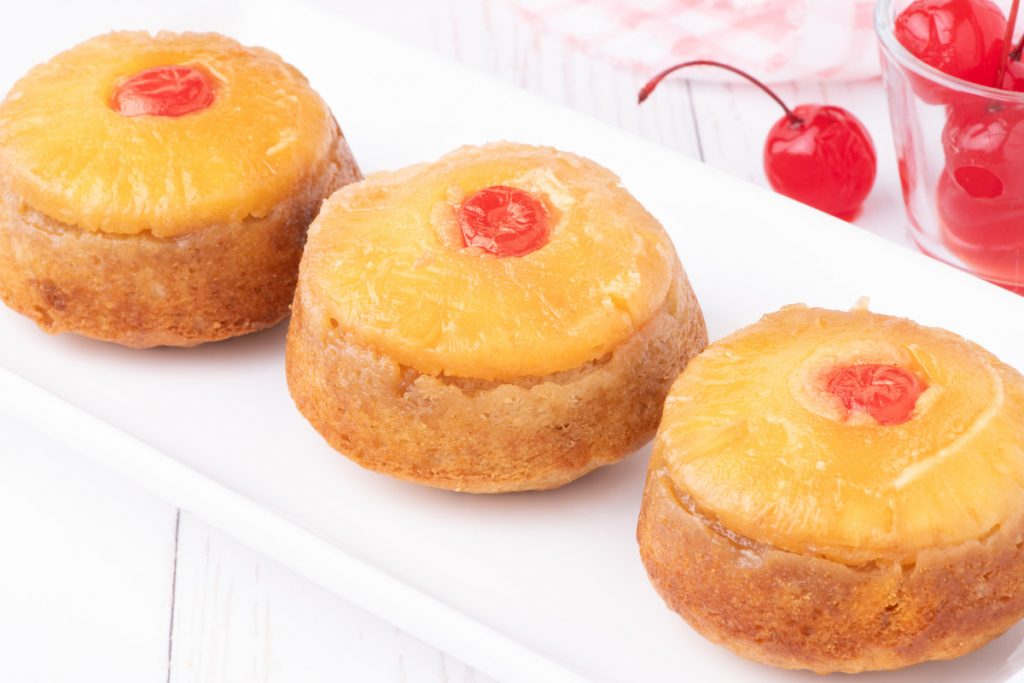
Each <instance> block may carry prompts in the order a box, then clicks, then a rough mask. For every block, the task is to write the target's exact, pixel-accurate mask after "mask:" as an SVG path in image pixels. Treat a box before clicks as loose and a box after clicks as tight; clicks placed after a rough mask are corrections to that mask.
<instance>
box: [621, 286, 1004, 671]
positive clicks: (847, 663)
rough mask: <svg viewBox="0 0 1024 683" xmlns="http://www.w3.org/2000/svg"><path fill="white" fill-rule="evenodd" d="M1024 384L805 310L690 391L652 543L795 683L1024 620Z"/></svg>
mask: <svg viewBox="0 0 1024 683" xmlns="http://www.w3.org/2000/svg"><path fill="white" fill-rule="evenodd" d="M1022 425H1024V378H1022V377H1021V375H1020V374H1019V373H1018V372H1017V371H1015V370H1013V369H1012V368H1010V367H1009V366H1007V365H1005V364H1003V363H1001V362H1000V361H999V360H998V359H996V358H995V357H994V356H993V355H992V354H990V353H988V352H987V351H985V350H984V349H982V348H981V347H979V346H977V345H976V344H973V343H971V342H968V341H966V340H964V339H962V338H961V337H958V336H957V335H955V334H953V333H951V332H946V331H944V330H939V329H934V328H927V327H922V326H920V325H918V324H916V323H914V322H911V321H909V320H905V319H901V318H893V317H888V316H883V315H877V314H873V313H871V312H869V311H867V310H865V309H855V310H853V311H850V312H838V311H830V310H823V309H815V308H806V307H803V306H790V307H787V308H784V309H782V310H781V311H779V312H777V313H773V314H770V315H768V316H766V317H764V318H763V319H762V320H761V321H760V322H758V323H756V324H754V325H751V326H750V327H747V328H745V329H743V330H740V331H739V332H736V333H735V334H733V335H731V336H729V337H726V338H725V339H722V340H720V341H718V342H716V343H715V344H712V345H711V346H710V347H709V348H708V349H707V350H706V351H705V352H704V353H703V354H701V355H700V356H698V357H697V358H695V359H694V360H693V361H692V362H691V363H690V365H689V366H688V367H687V368H686V370H685V372H683V374H682V375H681V376H680V377H679V379H678V381H677V382H676V383H675V384H674V385H673V387H672V390H671V392H670V393H669V395H668V398H667V400H666V403H665V412H664V417H663V421H662V424H661V426H660V428H659V431H658V435H657V437H656V439H655V447H654V455H653V457H652V460H651V463H650V469H649V471H648V477H647V485H646V489H645V492H644V498H643V504H642V511H641V514H640V522H639V526H638V531H637V536H638V540H639V543H640V550H641V555H642V558H643V561H644V563H645V565H646V567H647V570H648V574H649V576H650V578H651V581H652V583H653V584H654V586H655V588H656V589H657V590H658V592H659V593H660V594H661V595H662V597H663V598H664V599H665V600H666V602H667V603H668V605H669V606H670V607H671V608H672V609H674V610H675V611H677V612H679V613H680V614H681V615H682V616H683V617H685V618H686V620H687V621H689V622H690V624H691V625H692V626H693V627H694V628H696V629H697V630H698V631H699V632H700V633H702V634H703V635H704V636H706V637H707V638H709V639H710V640H712V641H715V642H718V643H721V644H724V645H726V646H728V647H730V648H732V649H733V650H735V651H736V652H738V653H739V654H741V655H744V656H747V657H750V658H752V659H756V660H759V661H763V662H766V663H769V664H773V665H776V666H782V667H787V668H805V669H812V670H814V671H817V672H819V673H825V672H831V671H845V672H857V671H864V670H874V669H893V668H898V667H903V666H908V665H911V664H915V663H918V662H922V661H926V660H932V659H947V658H951V657H956V656H959V655H961V654H964V653H966V652H970V651H971V650H974V649H975V648H978V647H980V646H981V645H983V644H985V643H986V642H988V641H989V640H991V639H992V638H994V637H996V636H997V635H999V634H1001V633H1002V632H1004V631H1005V630H1006V629H1008V628H1009V627H1010V626H1012V625H1013V624H1014V623H1015V622H1017V621H1018V620H1019V619H1020V618H1021V617H1022V616H1024V431H1022Z"/></svg>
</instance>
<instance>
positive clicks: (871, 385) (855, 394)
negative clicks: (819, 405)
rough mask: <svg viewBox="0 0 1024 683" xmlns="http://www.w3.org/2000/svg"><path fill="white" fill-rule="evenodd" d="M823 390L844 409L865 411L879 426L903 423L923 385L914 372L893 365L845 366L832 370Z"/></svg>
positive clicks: (922, 390) (912, 410) (915, 403)
mask: <svg viewBox="0 0 1024 683" xmlns="http://www.w3.org/2000/svg"><path fill="white" fill-rule="evenodd" d="M825 386H826V389H827V390H828V391H829V393H831V394H833V395H835V396H837V397H838V398H839V400H841V401H842V402H843V405H844V406H845V407H846V409H847V410H849V411H852V412H860V413H866V414H868V415H870V416H871V417H873V418H875V421H877V422H878V424H881V425H898V424H902V423H904V422H907V421H908V420H909V419H910V418H911V416H912V415H913V412H914V406H915V405H917V399H918V397H919V396H920V395H921V394H922V393H923V392H924V390H925V389H927V387H926V386H925V384H924V382H922V381H921V380H920V379H919V378H918V376H917V375H915V374H914V373H912V372H910V371H909V370H905V369H904V368H901V367H899V366H897V365H877V364H864V365H846V366H841V367H837V368H835V369H833V370H832V372H831V373H830V375H829V377H828V379H827V381H826V385H825Z"/></svg>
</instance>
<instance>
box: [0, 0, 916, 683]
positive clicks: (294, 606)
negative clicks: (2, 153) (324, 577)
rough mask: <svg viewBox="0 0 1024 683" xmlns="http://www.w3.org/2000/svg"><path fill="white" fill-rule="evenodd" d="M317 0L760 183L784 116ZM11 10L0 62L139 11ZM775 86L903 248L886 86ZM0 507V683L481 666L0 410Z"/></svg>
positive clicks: (351, 1)
mask: <svg viewBox="0 0 1024 683" xmlns="http://www.w3.org/2000/svg"><path fill="white" fill-rule="evenodd" d="M319 1H320V2H322V3H323V4H325V5H331V6H333V7H334V8H335V9H336V10H337V11H338V12H339V13H341V14H342V15H344V16H347V17H348V18H350V19H352V20H353V21H356V22H358V23H362V24H365V25H366V26H368V27H371V28H373V29H375V30H378V31H382V32H385V33H389V34H392V35H395V36H398V37H400V38H403V39H406V40H409V41H412V42H415V43H418V44H420V45H422V46H424V47H426V48H428V49H430V50H433V51H436V52H438V53H441V54H443V55H445V56H448V57H451V58H453V59H456V60H458V61H461V62H465V63H467V64H469V65H471V66H474V67H477V68H480V69H482V70H485V71H488V72H490V73H492V74H494V75H495V76H497V77H499V78H502V79H505V80H508V81H511V82H513V83H516V84H518V85H520V86H522V87H524V88H526V89H528V90H531V91H534V92H536V93H538V94H540V95H541V96H544V97H547V98H550V99H553V100H556V101H559V102H562V103H564V104H565V105H567V106H569V107H572V108H574V109H577V110H579V111H582V112H585V113H587V114H591V115H593V116H596V117H598V118H601V119H604V120H606V121H609V122H611V123H614V124H617V125H619V126H621V127H623V128H625V129H627V130H631V131H634V132H636V133H638V134H640V135H642V136H644V137H647V138H650V139H653V140H655V141H657V142H659V143H662V144H664V145H667V146H669V147H671V148H673V149H676V150H678V151H679V152H681V153H683V154H686V155H689V156H692V157H698V158H701V159H703V160H704V161H706V162H707V163H709V164H713V165H715V166H719V167H721V168H724V169H726V170H728V171H730V172H732V173H734V174H736V175H739V176H741V177H743V178H746V179H748V180H750V181H752V182H755V183H759V184H764V182H765V181H764V177H763V174H762V172H761V145H762V142H763V139H764V135H765V133H766V132H767V130H768V128H769V126H770V125H771V124H772V123H773V122H774V121H775V120H776V119H777V118H778V116H779V115H780V112H779V111H778V110H777V108H776V105H774V104H773V103H772V102H771V101H770V100H769V99H768V98H766V97H764V96H763V95H761V94H760V93H758V92H756V91H754V90H752V89H751V88H749V87H746V86H740V85H736V86H733V85H717V84H707V83H687V82H685V81H683V80H681V79H676V80H673V81H671V82H668V83H666V84H665V85H664V86H663V88H662V89H661V90H659V92H658V93H657V94H656V95H655V96H654V97H653V98H652V99H651V100H650V101H649V102H648V103H647V104H646V105H644V107H643V108H639V107H637V105H636V103H635V97H636V91H637V89H638V88H639V86H640V85H641V84H642V83H643V81H644V80H645V77H646V75H647V74H641V73H634V72H628V71H619V70H615V69H613V68H611V67H610V66H608V65H606V64H603V63H601V62H600V61H594V60H592V59H589V58H587V57H584V56H583V55H580V54H577V53H575V52H574V51H573V50H572V49H569V48H566V47H564V46H562V45H561V44H560V43H558V42H557V41H556V40H554V39H551V38H547V37H543V36H536V35H534V34H532V33H531V32H530V31H529V30H528V29H527V28H526V27H525V26H524V25H523V24H521V23H519V22H518V21H517V20H516V19H515V18H514V17H513V16H512V15H511V14H510V13H509V12H508V11H507V9H506V8H505V7H504V6H503V5H502V3H501V2H500V0H439V1H438V2H429V3H427V2H418V1H416V0H405V1H403V0H374V2H370V3H367V2H364V1H363V0H345V1H343V2H330V0H319ZM16 11H17V12H19V13H21V14H20V16H15V17H13V18H14V19H15V20H13V21H6V22H5V23H2V24H0V60H5V61H6V60H8V59H15V58H16V56H17V55H16V54H15V53H14V52H13V48H12V47H11V46H12V45H13V46H17V45H18V44H19V42H18V41H19V40H20V41H22V43H24V41H26V40H29V39H32V38H33V37H34V36H39V37H40V38H42V37H43V36H51V37H52V34H53V33H54V31H55V30H56V31H57V32H58V33H59V25H61V24H62V23H64V22H79V25H81V24H82V23H85V24H86V25H90V26H91V25H95V27H96V32H100V31H103V30H107V29H110V28H130V27H131V26H132V18H133V17H137V16H145V14H144V12H143V8H140V6H139V4H138V3H130V2H127V1H126V0H104V1H103V2H99V3H94V4H92V5H91V7H90V9H85V8H81V7H75V6H74V5H73V4H72V3H70V2H67V1H66V0H65V1H64V2H61V1H56V0H46V2H41V3H40V2H36V3H34V4H33V6H32V8H29V9H19V10H16ZM5 46H6V47H5ZM5 50H12V52H10V53H8V52H6V51H5ZM779 92H780V94H781V95H782V96H783V97H784V98H786V99H787V100H789V101H790V102H791V103H792V104H798V103H801V102H812V101H818V102H829V103H834V104H839V105H841V106H845V107H847V108H849V109H851V110H852V111H854V112H856V113H857V114H858V115H859V116H860V117H861V118H862V119H863V120H864V122H865V124H866V125H867V126H868V128H869V129H870V131H871V133H872V135H873V136H874V138H875V142H876V146H877V149H878V152H879V179H878V183H877V185H876V188H875V190H874V192H873V194H872V195H871V197H870V198H869V200H868V203H867V205H866V207H865V211H864V214H863V215H862V216H861V218H860V219H859V220H858V223H859V224H860V225H862V226H864V227H865V228H866V229H869V230H872V231H874V232H877V233H880V234H882V235H884V236H886V237H889V238H891V239H893V240H896V241H899V242H902V243H904V244H909V243H908V242H907V240H906V238H905V236H904V229H905V228H904V226H905V219H904V216H903V211H902V203H901V199H900V196H899V183H898V181H897V179H896V171H895V160H894V158H893V152H892V145H891V139H890V136H889V132H888V129H889V126H888V120H887V110H886V108H885V104H884V97H883V94H882V90H881V85H880V84H879V83H878V82H877V81H875V82H867V83H861V84H829V85H822V84H803V85H800V86H782V87H780V88H779ZM342 123H344V122H343V121H342ZM709 229H710V228H709ZM682 257H683V260H684V261H685V258H686V255H685V254H682ZM0 519H2V520H3V521H2V522H0V542H2V546H0V547H2V548H3V556H2V561H0V681H12V682H22V681H26V682H27V681H47V682H49V681H92V680H96V681H104V682H105V683H120V682H122V681H123V682H126V683H127V682H131V683H143V682H147V683H148V682H152V683H155V682H156V681H167V682H169V683H170V682H173V683H184V682H186V681H188V682H204V683H205V682H211V683H212V682H215V681H216V682H220V683H233V682H235V681H238V682H242V681H246V682H248V681H302V682H304V683H316V682H319V681H361V682H368V683H373V682H376V681H381V682H388V683H390V682H392V681H394V682H395V683H399V682H405V681H410V682H420V681H422V682H429V683H434V682H442V683H443V682H448V683H456V682H469V681H486V680H489V679H488V678H487V677H486V676H484V675H483V674H481V673H479V672H476V671H474V670H472V669H470V668H468V667H466V666H465V665H463V664H461V663H460V662H458V661H456V660H454V659H453V658H451V657H449V656H447V655H445V654H443V653H441V652H439V651H437V650H436V649H434V648H432V647H430V646H428V645H426V644H424V643H422V642H420V641H418V640H416V639H413V638H411V637H409V636H407V635H405V634H403V633H402V632H400V631H399V630H397V629H395V628H394V627H392V626H390V625H388V624H386V623H383V622H381V621H380V620H378V619H376V618H374V617H372V616H370V615H368V614H366V613H364V612H362V611H360V610H358V609H356V608H355V607H352V606H350V605H348V604H347V603H345V602H343V601H342V600H340V599H339V598H336V597H335V596H333V595H331V594H329V593H327V592H326V591H324V590H323V589H321V588H319V587H317V586H315V585H313V584H311V583H309V582H307V581H305V580H304V579H302V578H299V577H298V576H296V575H294V574H292V573H291V572H289V571H288V570H286V569H284V568H282V567H280V566H279V565H277V564H276V563H275V562H273V561H271V560H269V559H267V558H265V557H263V556H261V555H259V554H257V553H255V552H254V551H251V550H249V549H248V548H246V547H244V546H242V545H241V544H239V543H237V542H235V541H233V540H232V539H230V538H228V537H226V536H224V535H223V534H221V533H219V532H218V531H216V530H214V529H212V528H211V527H209V526H207V525H206V524H204V523H203V522H201V521H199V520H197V519H195V518H194V517H192V516H190V515H189V514H187V513H182V512H181V511H179V510H177V509H175V508H174V507H172V506H169V505H167V504H165V503H163V502H162V501H160V500H157V499H154V498H152V497H149V496H148V495H146V494H144V493H142V492H141V491H139V490H137V489H135V488H133V487H132V486H131V485H129V484H127V483H125V482H123V481H120V480H119V479H117V478H116V477H115V476H113V475H110V474H108V473H106V472H103V471H100V470H97V469H95V468H94V467H93V466H92V465H89V464H87V463H85V462H83V461H81V460H80V459H79V458H77V457H76V456H74V455H73V454H70V453H68V452H66V451H65V450H63V449H62V448H60V447H59V446H56V445H55V444H53V443H52V442H48V441H47V440H46V439H44V438H42V437H40V436H38V435H35V434H32V433H29V432H27V431H26V430H24V429H23V428H21V427H18V426H17V425H15V424H14V423H12V422H10V421H5V420H3V419H2V418H0Z"/></svg>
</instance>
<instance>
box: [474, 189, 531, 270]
mask: <svg viewBox="0 0 1024 683" xmlns="http://www.w3.org/2000/svg"><path fill="white" fill-rule="evenodd" d="M455 215H456V217H457V220H458V222H459V227H460V228H461V229H462V238H463V240H464V241H465V244H466V246H467V247H479V248H481V249H483V250H484V251H486V252H488V253H491V254H494V255H495V256H524V255H526V254H529V253H530V252H531V251H536V250H537V249H540V248H541V247H543V246H544V245H545V244H547V243H548V231H549V228H548V212H547V209H546V208H544V204H543V203H542V202H541V201H540V200H538V199H537V198H536V197H534V196H533V195H532V194H530V193H529V192H527V191H525V190H520V189H518V188H515V187H508V186H506V185H492V186H491V187H485V188H484V189H482V190H480V191H479V192H476V193H475V194H473V195H472V196H471V197H469V198H468V199H467V200H466V201H464V202H463V203H462V205H461V206H459V208H458V210H457V211H456V213H455Z"/></svg>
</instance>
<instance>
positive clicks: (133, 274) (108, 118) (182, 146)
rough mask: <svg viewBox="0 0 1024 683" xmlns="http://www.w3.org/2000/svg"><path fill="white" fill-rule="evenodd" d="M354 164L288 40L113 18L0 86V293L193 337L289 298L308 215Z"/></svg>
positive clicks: (91, 332)
mask: <svg viewBox="0 0 1024 683" xmlns="http://www.w3.org/2000/svg"><path fill="white" fill-rule="evenodd" d="M358 177H359V171H358V169H357V168H356V165H355V162H354V161H353V159H352V156H351V153H350V152H349V149H348V145H347V144H346V142H345V140H344V138H343V137H342V135H341V131H340V130H339V128H338V125H337V123H336V122H335V120H334V118H333V116H332V115H331V112H330V110H329V109H328V108H327V105H326V104H325V103H324V101H323V100H322V99H321V98H320V97H319V95H317V94H316V92H314V91H313V90H312V89H311V88H310V86H309V84H308V82H307V81H306V79H305V77H303V76H302V74H300V73H299V72H298V71H297V70H296V69H295V68H294V67H292V66H290V65H288V64H286V63H285V62H283V61H282V60H281V58H280V57H278V56H277V55H276V54H274V53H272V52H270V51H268V50H265V49H262V48H250V47H244V46H242V45H240V44H239V43H237V42H235V41H234V40H231V39H229V38H226V37H224V36H220V35H216V34H197V33H184V34H174V33H167V32H162V33H158V34H156V35H150V34H148V33H133V32H120V33H111V34H107V35H103V36H99V37H97V38H93V39H91V40H87V41H86V42H84V43H81V44H79V45H77V46H76V47H73V48H71V49H70V50H68V51H66V52H63V53H61V54H59V55H57V56H56V57H54V58H53V59H52V60H50V61H49V62H47V63H45V64H42V65H40V66H37V67H35V68H34V69H32V70H31V71H30V72H29V73H28V74H27V75H26V76H25V77H23V78H22V79H21V80H20V81H18V82H17V83H16V84H15V85H14V87H13V88H12V89H11V91H10V93H9V94H8V95H7V97H6V98H5V99H4V100H3V102H2V103H0V298H2V299H3V300H4V301H5V302H6V303H7V304H8V305H9V306H11V307H12V308H14V309H15V310H17V311H19V312H21V313H23V314H25V315H27V316H29V317H30V318H32V319H33V320H35V322H37V323H38V324H39V325H40V327H42V328H43V329H44V330H46V331H48V332H53V333H56V332H64V331H70V332H77V333H79V334H83V335H86V336H90V337H95V338H97V339H104V340H109V341H114V342H117V343H120V344H124V345H126V346H133V347H148V346H158V345H175V346H191V345H194V344H199V343H202V342H205V341H213V340H217V339H223V338H227V337H231V336H235V335H240V334H245V333H248V332H253V331H256V330H259V329H263V328H265V327H268V326H270V325H273V324H274V323H276V322H278V321H280V320H281V319H282V318H283V317H284V316H285V315H286V314H287V312H288V305H289V303H290V301H291V297H292V294H293V292H294V285H295V279H296V276H297V271H298V263H299V259H300V257H301V254H302V246H303V243H304V241H305V233H306V229H307V228H308V226H309V223H310V222H311V221H312V219H313V217H314V216H315V215H316V212H317V211H318V209H319V206H320V202H321V201H322V199H323V198H324V197H326V196H328V195H329V194H330V193H331V192H333V191H334V190H335V189H337V188H338V187H340V186H342V185H344V184H345V183H348V182H351V181H353V180H356V179H357V178H358Z"/></svg>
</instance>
